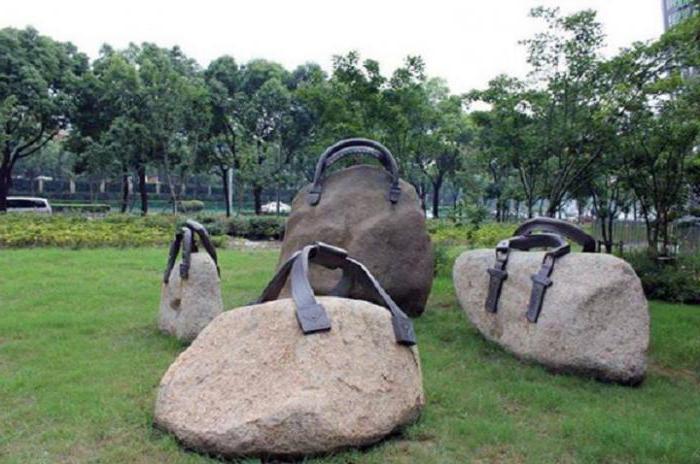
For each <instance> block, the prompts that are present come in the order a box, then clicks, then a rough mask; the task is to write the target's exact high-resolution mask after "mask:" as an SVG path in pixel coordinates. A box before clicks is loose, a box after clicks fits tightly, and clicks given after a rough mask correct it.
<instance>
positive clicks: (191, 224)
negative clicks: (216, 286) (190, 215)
mask: <svg viewBox="0 0 700 464" xmlns="http://www.w3.org/2000/svg"><path fill="white" fill-rule="evenodd" d="M185 226H186V227H188V228H189V229H191V230H192V231H193V232H195V233H196V234H197V236H198V237H199V240H200V241H201V242H202V246H203V247H204V249H205V250H206V251H207V253H209V256H211V259H212V260H213V261H214V265H215V266H216V272H217V274H219V277H221V270H220V269H219V260H218V256H217V254H216V248H215V247H214V244H213V243H211V239H210V238H209V232H208V231H207V229H206V227H204V226H203V225H202V224H200V223H199V222H197V221H195V220H192V219H188V220H187V221H186V222H185Z"/></svg>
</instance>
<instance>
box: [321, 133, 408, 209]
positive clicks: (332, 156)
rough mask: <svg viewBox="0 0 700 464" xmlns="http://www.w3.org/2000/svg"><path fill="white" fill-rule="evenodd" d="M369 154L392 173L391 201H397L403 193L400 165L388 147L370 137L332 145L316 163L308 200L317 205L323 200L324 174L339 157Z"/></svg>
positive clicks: (346, 140) (347, 140) (342, 141)
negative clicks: (400, 184)
mask: <svg viewBox="0 0 700 464" xmlns="http://www.w3.org/2000/svg"><path fill="white" fill-rule="evenodd" d="M357 154H359V155H368V156H372V157H373V158H376V159H377V160H379V161H380V162H381V163H382V165H383V166H384V169H386V170H387V171H389V174H391V187H390V188H389V201H391V202H392V203H396V202H398V201H399V196H400V195H401V187H400V186H399V166H398V164H397V163H396V160H395V159H394V156H393V155H392V154H391V152H390V151H389V149H388V148H386V147H385V146H384V145H382V144H381V143H379V142H376V141H374V140H370V139H363V138H352V139H345V140H341V141H340V142H337V143H336V144H334V145H331V146H330V147H328V148H327V149H326V151H325V152H323V154H322V155H321V157H320V158H319V159H318V162H317V163H316V171H315V173H314V181H313V184H312V186H311V190H310V191H309V193H308V202H309V204H310V205H312V206H316V205H317V204H318V203H319V201H321V193H322V192H323V185H322V181H323V174H324V172H325V171H326V169H327V168H328V167H329V166H330V165H331V164H333V163H335V162H336V161H338V160H339V159H342V158H344V157H346V156H348V155H357Z"/></svg>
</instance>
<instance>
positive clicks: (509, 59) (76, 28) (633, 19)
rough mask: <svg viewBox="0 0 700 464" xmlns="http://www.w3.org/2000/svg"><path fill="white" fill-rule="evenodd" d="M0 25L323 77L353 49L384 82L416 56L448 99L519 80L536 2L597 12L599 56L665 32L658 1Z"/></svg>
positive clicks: (68, 2) (132, 1) (29, 1)
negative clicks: (497, 81)
mask: <svg viewBox="0 0 700 464" xmlns="http://www.w3.org/2000/svg"><path fill="white" fill-rule="evenodd" d="M3 3H4V4H3V5H2V7H1V8H0V28H3V27H6V26H11V27H19V28H23V27H25V26H28V25H31V26H34V27H35V28H36V29H38V30H39V31H40V32H41V33H42V34H45V35H49V36H51V37H53V38H54V39H56V40H60V41H70V42H73V43H74V44H75V45H77V46H78V48H79V49H80V50H81V51H83V52H85V53H87V54H88V55H89V56H90V57H92V58H95V57H96V56H97V54H98V52H99V49H100V47H101V45H102V44H103V43H109V44H110V45H112V46H113V47H115V48H124V47H126V46H127V45H128V44H129V42H136V43H140V42H145V41H147V42H155V43H156V44H158V45H160V46H163V47H172V46H174V45H179V46H180V47H181V48H182V49H183V51H184V52H185V53H186V54H187V55H189V56H191V57H193V58H195V59H196V60H197V61H198V62H199V63H200V64H201V65H202V66H206V65H207V64H208V63H209V62H210V61H211V60H212V59H215V58H217V57H219V56H221V55H231V56H233V57H234V58H235V59H236V61H237V62H239V63H241V62H245V61H248V60H250V59H253V58H265V59H268V60H273V61H277V62H280V63H282V64H283V65H284V66H285V67H287V68H288V69H293V68H294V67H296V66H297V65H299V64H302V63H305V62H309V61H313V62H316V63H319V64H320V65H321V66H322V67H323V68H325V69H326V70H330V66H331V60H332V56H333V55H336V54H342V53H346V52H348V51H350V50H357V51H359V52H360V54H361V57H362V58H372V59H375V60H377V61H379V63H380V65H381V69H382V72H383V73H384V74H385V75H388V74H390V73H391V71H393V69H395V68H396V67H397V66H400V65H401V63H402V62H403V59H404V58H405V57H406V55H421V56H422V57H423V58H424V60H425V62H426V64H427V72H428V74H429V75H430V76H439V77H443V78H445V79H446V80H447V82H448V84H449V86H450V88H451V89H452V91H453V92H455V93H461V92H466V91H468V90H471V89H474V88H483V87H485V86H486V85H487V83H488V81H489V80H490V79H491V78H493V77H494V76H496V75H498V74H500V73H507V74H511V75H515V76H519V77H525V75H526V74H527V71H528V67H527V63H526V62H525V52H524V49H523V47H522V46H520V45H518V41H519V40H522V39H526V38H528V37H530V36H532V34H533V33H535V32H536V31H538V30H541V29H542V24H541V23H538V21H536V20H533V19H531V18H528V17H527V13H528V11H529V9H530V8H532V7H534V6H538V5H544V6H558V7H560V8H561V9H562V11H563V12H565V13H571V12H575V11H578V10H581V9H586V8H591V9H594V10H597V11H598V18H599V20H600V21H601V22H602V24H603V27H604V30H605V32H606V34H607V44H608V46H607V48H606V50H605V54H607V55H608V56H610V55H612V54H614V53H615V51H617V50H618V49H619V48H620V47H624V46H628V45H630V44H631V43H632V42H634V41H637V40H649V39H654V38H656V37H658V36H659V35H660V34H661V33H662V32H663V18H662V8H661V0H559V1H552V0H403V1H400V0H399V1H396V0H343V1H337V0H325V1H323V0H287V1H284V0H245V1H241V0H218V1H215V0H196V1H180V0H139V1H136V0H119V1H114V0H112V1H108V2H107V1H100V0H92V1H85V0H61V1H55V0H43V1H40V0H22V1H19V2H9V1H8V2H3Z"/></svg>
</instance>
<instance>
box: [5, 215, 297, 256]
mask: <svg viewBox="0 0 700 464" xmlns="http://www.w3.org/2000/svg"><path fill="white" fill-rule="evenodd" d="M186 219H187V217H186V216H173V215H170V214H155V215H150V216H145V217H144V216H131V215H123V214H110V215H107V216H105V217H101V218H90V217H85V216H79V215H62V214H61V215H53V216H42V215H33V214H8V215H4V216H0V248H21V247H41V246H55V247H68V248H95V247H105V246H118V247H131V246H153V245H165V244H167V243H169V242H170V241H171V240H172V239H173V234H174V233H175V231H176V230H177V229H178V228H180V227H182V226H183V225H184V223H185V220H186ZM195 219H196V220H197V221H199V222H200V223H202V224H203V225H204V227H206V228H207V231H208V232H209V235H211V236H212V241H213V242H214V244H215V245H217V246H223V245H225V243H226V235H230V236H232V237H244V238H247V239H251V240H280V239H282V237H283V236H284V227H285V222H286V221H285V218H283V217H276V216H237V217H231V218H226V217H225V216H222V215H204V214H202V215H198V216H196V217H195Z"/></svg>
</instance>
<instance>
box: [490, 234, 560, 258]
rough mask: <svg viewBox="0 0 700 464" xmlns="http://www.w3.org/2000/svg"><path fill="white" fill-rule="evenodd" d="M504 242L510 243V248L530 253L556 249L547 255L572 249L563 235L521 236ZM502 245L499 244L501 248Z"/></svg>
mask: <svg viewBox="0 0 700 464" xmlns="http://www.w3.org/2000/svg"><path fill="white" fill-rule="evenodd" d="M504 242H507V243H508V245H507V246H508V248H512V249H514V250H520V251H528V250H531V249H533V248H553V249H554V250H552V251H549V252H547V254H551V253H560V251H558V250H562V249H565V248H567V249H568V248H570V246H569V244H568V243H567V242H566V240H564V238H563V237H562V236H561V235H557V234H550V233H542V234H532V235H520V236H517V237H512V238H509V239H507V240H504ZM501 243H503V242H501ZM500 245H501V244H499V246H500Z"/></svg>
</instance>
